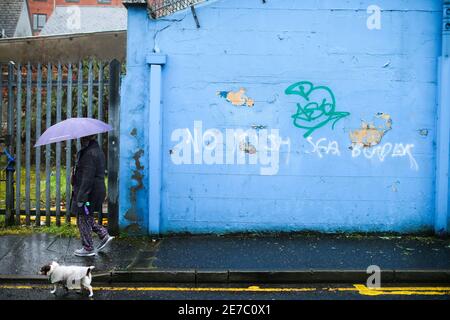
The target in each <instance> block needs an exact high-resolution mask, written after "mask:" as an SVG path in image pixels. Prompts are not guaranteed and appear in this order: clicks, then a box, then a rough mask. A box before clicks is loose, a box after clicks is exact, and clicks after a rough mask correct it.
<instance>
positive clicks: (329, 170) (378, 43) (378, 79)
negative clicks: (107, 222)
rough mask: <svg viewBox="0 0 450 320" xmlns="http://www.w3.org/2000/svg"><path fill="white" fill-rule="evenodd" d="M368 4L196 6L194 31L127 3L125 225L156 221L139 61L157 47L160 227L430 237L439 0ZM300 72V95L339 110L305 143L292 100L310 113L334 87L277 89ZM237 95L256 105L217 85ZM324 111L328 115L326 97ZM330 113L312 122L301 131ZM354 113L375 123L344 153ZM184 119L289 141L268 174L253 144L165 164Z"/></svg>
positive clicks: (290, 1)
mask: <svg viewBox="0 0 450 320" xmlns="http://www.w3.org/2000/svg"><path fill="white" fill-rule="evenodd" d="M375 2H376V3H374V1H372V0H370V1H365V0H346V1H315V0H304V1H296V0H283V1H271V0H269V1H267V3H266V4H263V3H262V1H260V0H246V1H241V0H218V1H207V2H206V3H205V4H204V5H199V6H196V11H197V15H198V18H199V22H200V25H201V27H200V28H199V29H197V28H196V25H195V22H194V19H193V17H192V15H191V12H190V10H184V11H180V12H178V13H175V14H173V15H171V16H168V17H165V18H163V19H160V20H157V21H155V20H150V19H149V18H148V16H147V13H146V10H145V8H142V7H132V6H131V7H129V8H128V13H129V17H128V45H127V46H128V53H127V75H126V77H125V78H124V79H123V83H122V92H121V93H122V104H121V135H120V139H121V149H120V150H121V154H120V159H121V164H120V226H121V228H122V229H123V230H126V231H128V232H130V233H141V234H142V233H147V229H148V221H149V219H148V217H149V214H150V215H151V214H152V213H151V212H150V213H149V210H148V194H149V192H151V191H152V190H150V191H149V190H148V169H149V168H148V161H149V158H148V157H149V152H150V153H151V150H149V149H148V138H149V137H148V134H147V131H148V129H147V125H148V106H149V102H148V99H149V92H148V91H149V86H150V84H149V79H150V77H149V75H150V71H149V70H150V67H149V65H148V64H146V56H147V55H149V54H152V53H153V52H157V53H161V54H165V55H167V63H166V65H164V66H163V69H162V109H163V112H162V122H161V125H162V139H163V141H162V145H163V149H162V159H161V161H162V172H161V175H162V191H161V201H162V202H161V217H160V218H161V225H160V230H161V232H162V233H168V232H193V233H196V232H217V233H223V232H237V231H295V230H317V231H323V232H331V231H398V232H414V231H424V230H432V229H433V223H434V221H433V220H434V206H435V204H434V192H435V187H434V183H435V162H436V161H435V146H434V139H435V133H436V118H435V113H436V105H437V58H438V56H439V55H440V50H441V18H442V3H441V1H430V0H408V1H406V0H377V1H375ZM372 4H376V5H378V6H379V7H381V9H382V12H381V29H375V30H369V29H368V27H367V24H366V22H367V19H368V18H369V16H370V15H371V14H370V13H368V12H367V8H368V7H369V6H370V5H372ZM300 81H308V82H310V83H311V84H304V90H308V88H311V87H308V86H311V85H313V86H314V88H315V87H318V86H325V87H327V88H328V89H329V91H331V93H332V94H333V95H334V102H335V112H345V114H341V116H342V118H341V119H340V120H338V121H337V122H335V123H334V126H333V122H334V120H335V119H336V118H333V117H332V116H333V115H331V118H329V120H331V121H330V122H327V123H326V124H325V125H323V126H322V127H320V128H318V129H316V130H314V131H313V132H312V133H311V135H310V136H309V137H305V134H306V132H307V130H305V129H302V128H300V127H298V126H295V125H294V119H293V118H292V115H293V114H295V113H296V111H297V103H300V104H301V105H302V106H303V107H305V105H306V104H307V103H313V106H314V103H315V102H317V103H318V104H320V103H321V102H322V101H324V100H323V99H326V100H325V101H326V102H327V103H328V102H330V101H332V96H330V92H328V93H326V92H325V91H324V90H326V89H322V91H320V89H319V90H316V91H314V92H311V95H310V96H308V97H307V98H309V99H310V101H306V100H305V99H304V98H303V97H302V96H299V95H298V94H286V89H287V88H288V87H289V86H291V85H293V84H295V83H298V82H300ZM240 88H244V89H245V96H247V97H248V98H250V99H252V100H253V102H254V105H253V106H252V107H249V106H247V105H243V106H236V105H233V104H232V103H231V102H229V101H227V99H226V96H227V92H230V91H231V92H237V91H239V89H240ZM299 88H300V87H299V86H297V92H298V90H299ZM218 93H219V94H218ZM229 97H230V96H229ZM230 98H231V97H230ZM247 102H251V101H247ZM326 108H328V109H326V110H327V112H328V111H330V109H329V108H330V105H327V106H326ZM314 115H320V112H319V111H316V112H315V113H314ZM376 115H378V118H377V117H376ZM383 115H384V117H385V118H384V120H383V119H382V117H383ZM388 115H389V117H390V119H391V121H392V122H391V127H389V125H388V124H387V123H388V122H387V121H386V119H388V118H387V117H388ZM335 116H336V114H335ZM326 119H327V116H326V115H325V116H324V115H322V117H319V118H318V119H316V120H315V121H312V122H310V123H307V125H308V126H309V125H312V124H315V125H317V124H318V123H319V122H321V121H322V120H323V121H325V120H326ZM362 120H364V121H366V122H367V123H371V122H373V124H374V125H376V126H379V127H380V128H383V127H384V128H385V129H386V130H387V131H386V132H385V133H384V136H383V137H382V138H381V139H380V140H379V143H377V144H376V145H373V146H371V147H366V148H362V149H361V150H360V152H359V153H358V150H359V149H357V148H356V149H355V146H354V145H353V150H351V149H350V147H352V141H351V138H350V134H351V133H355V132H358V131H357V130H360V129H361V121H362ZM325 122H326V121H325ZM195 123H197V125H198V124H199V123H201V125H202V130H203V132H205V131H206V130H207V129H211V128H215V129H217V130H219V131H220V132H221V133H222V134H223V136H224V139H225V133H226V130H227V129H242V130H248V129H252V126H256V132H259V133H261V132H263V131H264V130H268V131H269V133H270V132H272V133H274V132H276V131H270V130H278V132H279V136H280V138H281V139H282V140H283V141H284V142H285V143H283V144H281V146H280V153H279V166H278V168H274V170H272V172H269V174H267V172H265V171H264V170H261V169H262V168H267V165H264V164H261V162H260V161H261V157H262V156H263V155H264V150H261V149H259V147H260V145H259V144H256V145H255V150H254V151H256V153H250V154H245V153H243V154H244V155H246V156H247V157H249V156H250V157H253V158H252V159H253V160H255V159H256V161H257V163H256V164H251V163H250V164H249V161H250V160H247V164H246V165H239V164H205V160H204V158H201V159H200V160H201V163H200V164H176V163H174V157H176V156H177V155H178V156H180V155H181V153H180V148H181V146H180V145H179V143H180V141H181V140H180V139H179V137H178V138H177V137H175V138H174V137H173V136H172V135H173V134H174V132H175V133H176V132H179V131H177V129H180V128H187V129H188V130H189V132H190V133H191V134H194V126H195ZM304 123H305V122H304V121H303V122H302V121H301V120H299V121H297V125H299V124H300V125H302V124H304ZM253 128H255V127H253ZM389 128H390V130H388V129H389ZM258 129H259V131H258ZM380 130H381V129H380ZM186 132H187V131H186ZM260 137H261V136H260ZM150 138H151V137H150ZM308 139H309V140H308ZM207 140H208V139H207ZM287 141H289V142H290V143H289V144H288V143H287ZM250 142H251V141H250ZM317 142H319V144H318V146H319V148H318V149H317V148H315V147H313V144H316V143H317ZM220 146H221V147H222V145H220ZM218 147H219V146H218ZM328 147H330V148H328ZM223 148H225V151H224V152H226V146H223ZM192 150H193V149H192ZM318 150H319V152H317V151H318ZM327 151H328V154H327ZM236 152H238V153H239V152H242V151H240V150H239V148H238V151H236ZM251 152H253V151H251ZM269 155H270V154H269ZM371 155H372V157H371ZM224 159H225V155H224ZM273 159H274V158H273ZM263 160H264V159H263ZM224 161H225V160H224ZM274 161H275V160H274ZM175 162H176V161H175ZM192 162H194V151H192Z"/></svg>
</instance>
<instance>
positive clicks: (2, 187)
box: [0, 166, 108, 210]
mask: <svg viewBox="0 0 450 320" xmlns="http://www.w3.org/2000/svg"><path fill="white" fill-rule="evenodd" d="M20 171H21V174H20V199H21V200H20V207H21V208H22V209H24V208H25V201H26V183H25V181H26V169H25V168H23V167H22V168H21V170H20ZM36 177H37V175H36V171H35V169H34V168H33V167H31V169H30V201H31V208H34V207H35V206H36ZM60 177H61V180H60V181H61V182H60V188H59V190H60V194H61V205H62V209H63V210H65V206H66V181H67V180H66V167H63V166H62V167H61V174H60ZM69 178H70V177H69ZM107 182H108V179H107V177H105V185H106V186H107ZM46 190H47V186H46V173H45V170H41V175H40V203H41V208H42V207H43V206H44V205H45V199H46V192H47V191H46ZM56 190H57V186H56V169H55V168H52V169H51V172H50V199H51V200H50V203H51V206H52V207H53V206H55V205H56ZM70 190H71V188H70ZM69 192H70V191H69ZM5 195H6V183H5V182H3V181H1V182H0V208H1V209H4V208H5V198H6V196H5ZM14 198H15V196H14Z"/></svg>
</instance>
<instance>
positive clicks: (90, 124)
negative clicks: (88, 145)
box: [34, 118, 112, 147]
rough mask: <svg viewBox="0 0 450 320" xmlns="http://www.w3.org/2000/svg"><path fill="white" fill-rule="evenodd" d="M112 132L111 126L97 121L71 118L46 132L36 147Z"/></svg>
mask: <svg viewBox="0 0 450 320" xmlns="http://www.w3.org/2000/svg"><path fill="white" fill-rule="evenodd" d="M111 130H112V127H111V126H110V125H109V124H107V123H104V122H102V121H100V120H97V119H92V118H70V119H67V120H64V121H61V122H59V123H57V124H55V125H53V126H51V127H50V128H48V129H47V130H45V132H44V133H43V134H42V135H41V136H40V137H39V139H38V141H37V142H36V144H35V145H34V146H35V147H39V146H42V145H45V144H50V143H54V142H60V141H66V140H71V139H78V138H81V137H86V136H90V135H93V134H97V133H103V132H107V131H111Z"/></svg>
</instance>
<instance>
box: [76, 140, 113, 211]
mask: <svg viewBox="0 0 450 320" xmlns="http://www.w3.org/2000/svg"><path fill="white" fill-rule="evenodd" d="M105 162H106V161H105V155H104V153H103V151H102V149H101V148H100V146H99V144H98V143H97V141H95V140H91V141H89V144H88V146H86V147H85V148H82V149H81V150H80V151H78V153H77V162H76V165H75V173H74V176H73V181H72V190H73V191H72V202H71V211H72V212H73V213H77V214H84V208H83V207H78V205H77V203H80V202H82V203H86V202H89V204H90V205H89V212H90V213H93V212H94V211H97V212H98V211H100V210H101V208H102V205H103V201H104V200H105V196H106V187H105Z"/></svg>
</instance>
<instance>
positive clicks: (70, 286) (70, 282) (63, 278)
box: [39, 261, 95, 297]
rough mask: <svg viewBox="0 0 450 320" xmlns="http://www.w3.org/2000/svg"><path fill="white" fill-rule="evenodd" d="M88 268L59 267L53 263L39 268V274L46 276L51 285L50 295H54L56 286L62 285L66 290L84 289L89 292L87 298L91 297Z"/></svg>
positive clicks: (90, 271) (90, 275) (90, 277)
mask: <svg viewBox="0 0 450 320" xmlns="http://www.w3.org/2000/svg"><path fill="white" fill-rule="evenodd" d="M94 268H95V267H94V266H90V267H80V266H60V265H59V264H58V263H57V262H55V261H53V262H52V263H51V264H49V265H45V266H43V267H42V268H41V271H40V272H39V273H40V274H43V275H46V276H48V278H49V280H50V282H51V283H52V284H53V290H52V291H50V292H51V293H53V294H55V293H56V288H57V285H58V284H62V285H63V286H64V288H65V289H66V290H82V289H83V288H86V289H88V290H89V297H92V296H93V295H94V293H93V292H92V286H91V282H92V269H94Z"/></svg>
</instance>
